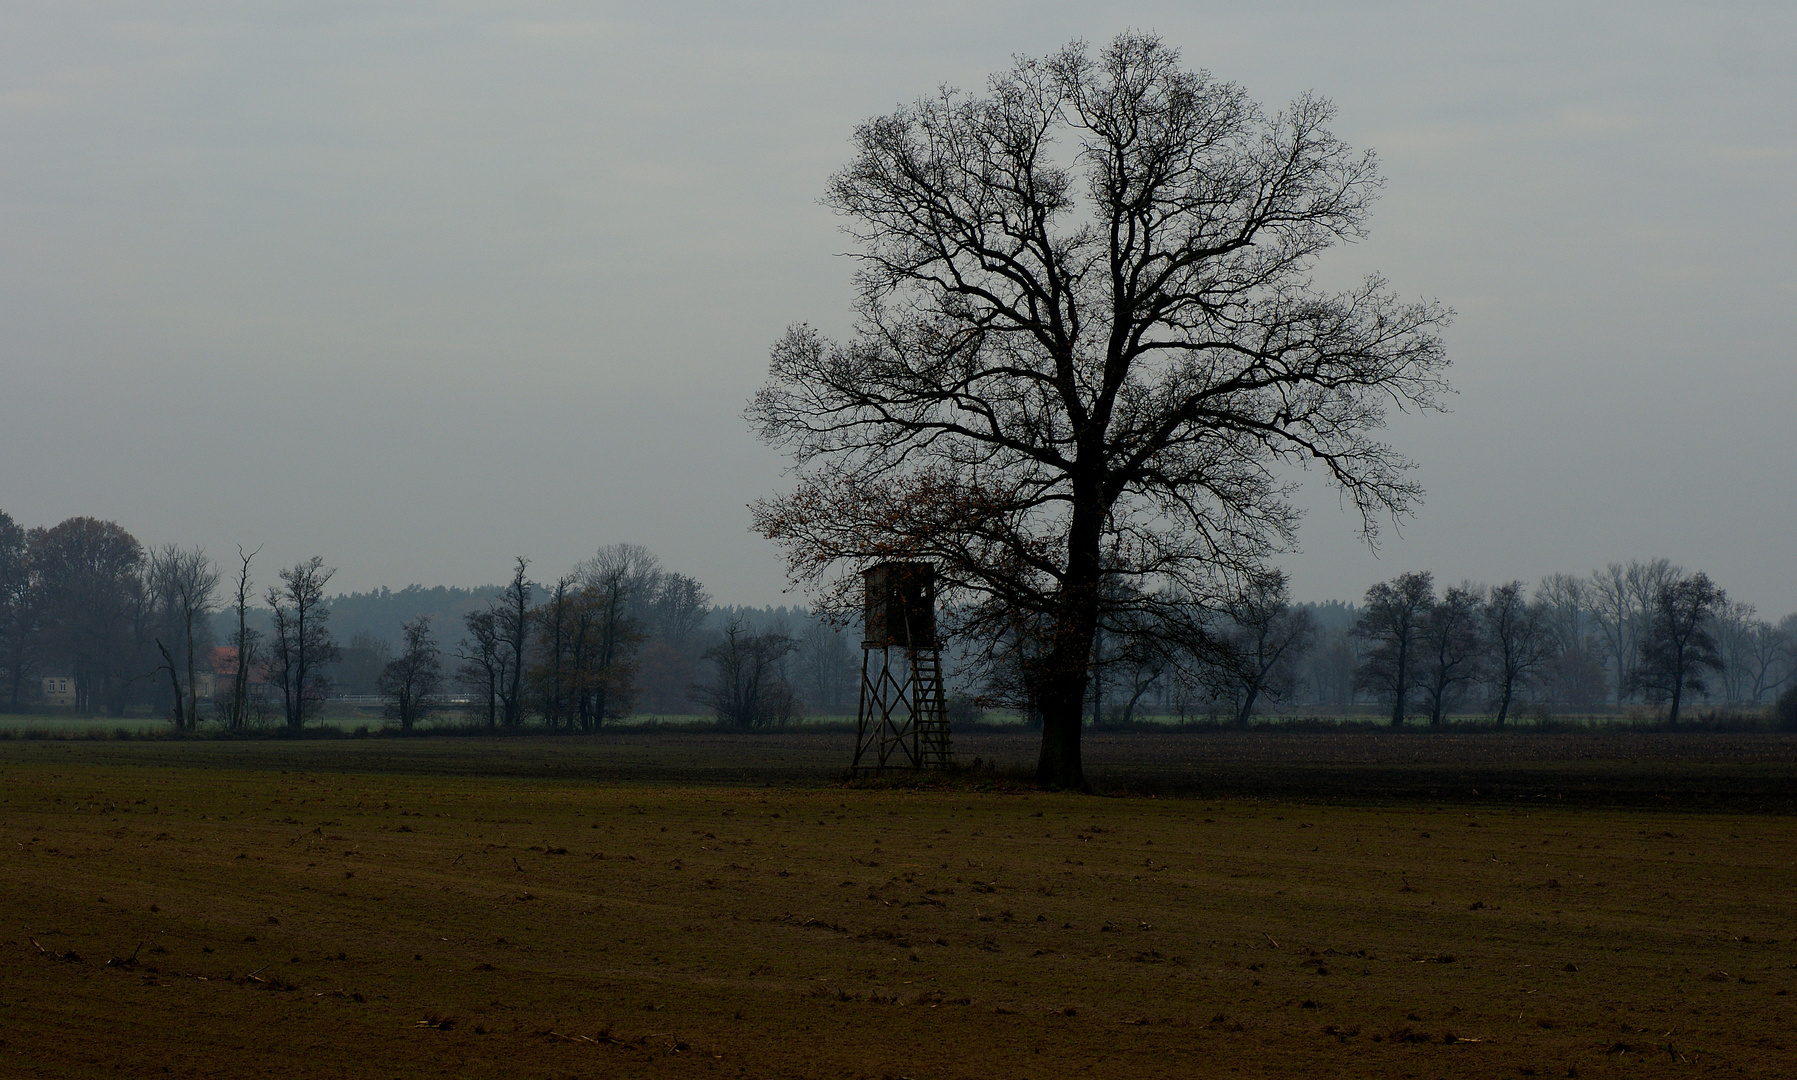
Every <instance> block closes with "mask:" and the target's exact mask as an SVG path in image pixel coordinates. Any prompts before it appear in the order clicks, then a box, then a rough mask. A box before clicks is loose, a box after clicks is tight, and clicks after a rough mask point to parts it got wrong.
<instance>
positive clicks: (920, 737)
mask: <svg viewBox="0 0 1797 1080" xmlns="http://www.w3.org/2000/svg"><path fill="white" fill-rule="evenodd" d="M911 715H912V716H913V717H915V719H914V720H913V724H914V725H915V728H914V730H915V731H916V736H917V764H918V767H919V768H924V769H942V768H947V767H948V766H950V765H953V764H954V762H955V748H954V744H953V742H952V740H951V739H950V736H949V730H948V697H947V695H946V694H945V693H944V692H943V687H942V650H941V649H913V650H911Z"/></svg>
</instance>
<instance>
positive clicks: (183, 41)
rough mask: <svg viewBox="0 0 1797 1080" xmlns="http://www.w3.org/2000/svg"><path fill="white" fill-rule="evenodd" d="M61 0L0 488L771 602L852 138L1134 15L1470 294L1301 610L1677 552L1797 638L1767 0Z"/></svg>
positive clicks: (415, 571) (1424, 263)
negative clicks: (1391, 525)
mask: <svg viewBox="0 0 1797 1080" xmlns="http://www.w3.org/2000/svg"><path fill="white" fill-rule="evenodd" d="M654 7H655V8H657V9H658V10H655V11H654V13H650V14H642V13H639V12H642V11H644V10H647V9H650V8H651V5H640V4H630V5H625V4H579V3H537V4H532V3H517V2H509V3H494V4H459V3H446V2H442V0H432V2H429V3H419V4H404V3H380V4H373V3H366V4H339V3H329V2H323V0H309V2H304V3H293V4H254V5H251V4H241V3H231V2H219V3H181V2H173V0H159V2H156V3H144V4H128V3H94V4H82V3H72V2H70V0H51V2H46V3H37V4H34V3H26V2H21V0H13V2H10V3H8V4H6V5H5V6H4V8H0V509H4V510H6V511H7V512H9V513H11V514H12V515H13V517H14V518H16V519H17V520H19V521H20V522H21V523H22V524H25V525H49V524H54V523H55V522H56V521H59V520H61V519H63V518H65V517H68V516H71V515H77V514H86V515H93V516H96V517H101V518H108V519H112V520H116V521H118V522H119V523H121V524H122V525H124V526H125V527H126V528H128V529H130V530H131V531H132V532H133V533H134V534H136V535H137V536H138V537H139V538H140V539H142V540H144V541H145V542H146V543H161V542H166V541H171V540H172V541H180V542H183V543H198V544H202V545H204V546H205V547H206V548H207V549H208V550H209V551H211V552H213V553H214V554H219V555H229V554H230V553H231V552H232V550H233V548H234V546H235V545H236V544H238V543H243V544H245V545H247V546H251V547H254V546H256V545H265V548H264V554H263V556H262V557H261V560H260V563H259V564H260V565H262V566H264V567H266V570H265V572H264V575H263V576H264V577H266V578H272V570H273V568H274V567H275V566H276V565H279V564H291V563H292V562H294V561H297V560H298V559H300V558H303V557H306V556H310V555H312V554H319V555H322V556H323V557H324V558H325V560H326V562H327V563H328V564H330V565H333V566H336V567H338V568H339V570H338V574H337V578H336V581H335V583H334V584H335V585H336V586H340V587H342V588H345V589H354V590H362V589H367V588H371V587H375V586H379V585H389V586H392V587H394V588H398V587H400V586H403V585H405V584H408V583H411V582H418V583H423V584H457V585H473V584H480V583H485V582H490V581H495V580H498V579H500V578H501V577H502V576H503V575H504V574H505V572H506V569H507V565H508V563H509V561H510V558H511V556H512V555H514V554H525V555H529V556H530V557H531V558H532V559H533V560H534V564H533V570H534V571H535V572H537V573H539V574H540V575H541V576H543V577H553V576H554V575H555V574H557V573H560V572H561V571H562V570H564V569H566V568H567V567H568V566H569V565H571V564H572V563H574V562H575V561H576V560H578V559H580V558H583V557H585V556H586V555H589V554H591V553H592V551H593V550H594V549H595V548H597V547H598V546H600V545H602V544H608V543H613V542H617V541H624V540H628V541H633V542H637V543H642V544H645V545H647V546H648V547H650V548H651V549H653V550H654V551H655V552H657V553H658V554H659V555H660V556H661V558H662V560H663V561H664V563H666V564H667V565H668V566H669V567H670V568H672V569H677V570H681V571H684V572H686V573H690V574H693V575H695V576H697V577H699V578H700V579H701V580H703V581H704V582H706V584H707V585H708V586H709V587H710V588H711V590H712V592H713V593H714V595H715V596H716V597H717V598H718V600H720V601H722V602H731V603H751V604H765V603H792V602H798V601H801V600H802V597H799V596H796V595H792V594H786V593H783V589H784V587H785V582H784V579H783V578H782V575H781V572H780V563H779V560H778V557H777V555H776V553H775V552H774V551H773V550H772V549H771V548H770V547H769V545H768V544H766V543H765V542H764V541H762V540H761V539H760V538H758V537H756V536H755V535H753V534H752V533H750V532H749V531H748V514H747V511H746V510H745V508H744V504H745V503H747V502H749V501H750V500H752V499H754V498H757V497H759V496H762V495H764V494H767V493H770V492H773V491H775V490H777V489H779V488H780V486H781V485H782V484H783V483H784V482H785V481H784V479H783V477H782V469H783V463H782V461H781V460H780V459H779V458H778V457H777V456H776V455H775V454H774V453H773V452H771V451H769V450H767V449H765V448H763V447H761V446H760V445H759V444H757V443H756V442H755V440H754V439H753V438H752V437H751V435H750V434H749V432H748V430H747V429H746V427H745V425H744V423H743V421H742V419H741V410H742V407H743V404H744V402H745V399H746V398H747V397H748V395H749V394H750V393H751V392H752V390H753V389H754V387H755V386H756V385H757V383H758V382H759V381H760V379H761V377H762V374H763V372H764V370H765V363H766V352H767V347H768V345H769V344H770V343H771V342H772V341H773V340H774V339H775V337H777V336H778V334H779V333H780V331H781V329H782V328H783V327H784V326H786V325H787V324H788V323H791V322H795V321H800V320H804V321H809V322H811V323H814V324H816V325H819V326H821V327H823V328H825V329H826V330H827V331H830V332H834V333H841V332H843V331H844V330H846V328H847V324H848V304H849V289H848V277H849V273H850V269H851V268H850V266H849V265H848V263H847V260H845V259H843V258H840V257H838V253H839V252H841V251H843V250H845V249H846V247H847V241H846V239H845V238H843V237H842V236H841V235H840V234H839V233H838V232H837V231H836V222H835V220H834V219H833V218H832V216H831V215H830V213H829V212H828V211H826V210H824V209H822V208H821V207H820V206H818V204H817V199H818V197H819V195H820V194H821V193H822V191H823V188H824V184H825V181H826V179H827V177H828V176H829V174H830V173H831V172H832V171H833V170H835V169H836V168H838V167H839V166H841V165H842V164H844V163H845V162H846V161H847V158H848V154H849V145H848V138H849V135H850V133H851V131H852V129H853V127H854V125H855V124H856V123H857V122H858V121H860V120H862V119H865V118H867V117H869V116H872V115H875V114H878V113H882V112H886V111H890V110H891V109H892V108H893V107H894V106H896V105H897V104H899V103H901V102H906V101H910V100H912V99H914V98H916V97H918V96H920V95H922V94H925V93H927V92H929V91H930V90H932V89H933V88H934V87H936V86H937V85H938V84H942V83H949V84H953V85H958V86H963V87H968V88H977V87H979V86H981V85H982V84H983V83H984V80H985V77H986V75H987V74H988V73H989V72H992V71H995V70H998V69H1001V68H1003V67H1006V66H1008V64H1009V59H1010V57H1011V56H1012V55H1013V54H1016V53H1025V54H1031V55H1040V54H1042V53H1046V52H1049V51H1052V50H1053V49H1055V48H1056V47H1058V46H1059V45H1061V44H1063V43H1065V42H1066V41H1068V40H1069V39H1072V38H1075V37H1083V38H1086V39H1088V40H1091V41H1094V42H1102V41H1103V40H1105V39H1107V38H1109V37H1110V36H1112V35H1113V34H1115V33H1116V32H1117V31H1119V30H1121V29H1124V28H1139V29H1148V30H1153V31H1156V32H1158V33H1160V34H1161V35H1162V36H1163V37H1164V38H1165V39H1166V40H1168V41H1169V42H1170V43H1172V44H1174V45H1175V46H1177V47H1178V48H1180V49H1181V50H1182V51H1183V54H1184V56H1185V58H1186V61H1187V63H1188V65H1189V66H1192V67H1203V68H1207V69H1209V70H1210V71H1212V72H1213V73H1214V74H1216V75H1217V76H1219V77H1221V78H1225V79H1230V80H1235V81H1238V82H1241V83H1242V84H1244V85H1245V86H1246V88H1247V89H1248V91H1249V92H1250V93H1251V94H1252V95H1253V96H1254V97H1255V98H1256V99H1257V100H1259V101H1261V102H1262V103H1263V104H1265V105H1267V106H1269V107H1271V108H1276V107H1278V106H1280V105H1282V104H1284V103H1285V102H1287V101H1289V100H1290V99H1291V98H1292V97H1293V96H1295V95H1297V94H1298V93H1300V92H1302V91H1305V90H1309V89H1314V90H1316V91H1318V92H1320V93H1322V94H1323V95H1325V96H1327V97H1330V98H1332V99H1334V101H1335V102H1336V103H1337V104H1338V106H1339V108H1340V116H1339V119H1338V121H1337V123H1336V125H1335V130H1336V131H1337V133H1338V134H1340V135H1342V136H1343V137H1344V138H1346V139H1347V140H1348V141H1349V142H1350V143H1352V144H1355V145H1357V146H1362V147H1371V148H1373V149H1375V150H1377V151H1378V152H1379V154H1380V156H1381V160H1382V163H1383V171H1384V173H1385V175H1386V177H1387V180H1388V183H1387V187H1386V193H1385V195H1384V197H1383V199H1382V200H1381V201H1380V203H1379V204H1378V206H1377V207H1376V209H1375V211H1374V215H1373V218H1372V222H1371V227H1372V239H1371V240H1369V241H1368V242H1365V243H1363V244H1360V245H1357V246H1355V247H1354V248H1352V249H1349V250H1344V251H1341V252H1339V253H1338V257H1337V258H1335V259H1334V260H1333V261H1332V262H1330V263H1328V264H1327V265H1326V268H1325V274H1324V276H1325V277H1326V278H1328V279H1330V280H1344V281H1345V280H1348V279H1350V278H1353V277H1357V276H1358V275H1359V274H1361V273H1363V272H1365V271H1366V270H1369V269H1378V270H1380V271H1382V272H1383V273H1385V274H1386V275H1387V276H1388V277H1389V278H1390V279H1391V281H1392V283H1393V285H1394V286H1395V287H1396V288H1397V289H1398V290H1399V291H1401V292H1403V293H1407V294H1411V295H1418V296H1430V297H1434V298H1437V299H1439V300H1441V301H1442V302H1444V303H1446V304H1448V305H1451V306H1452V307H1454V308H1455V309H1456V310H1457V311H1458V313H1459V315H1458V318H1457V320H1456V322H1455V325H1454V326H1453V328H1452V329H1451V330H1450V331H1449V334H1448V343H1449V350H1450V354H1451V356H1452V358H1453V361H1454V371H1453V380H1454V383H1455V385H1456V388H1457V389H1458V391H1459V392H1458V394H1457V395H1456V396H1455V397H1454V398H1453V399H1452V401H1451V403H1450V405H1451V408H1452V412H1451V413H1450V414H1448V415H1445V416H1429V417H1425V418H1422V419H1420V420H1415V421H1412V420H1408V419H1404V420H1400V421H1399V422H1398V423H1396V424H1394V425H1393V427H1392V429H1391V431H1390V436H1391V438H1392V440H1393V441H1394V442H1396V443H1397V444H1398V445H1399V446H1400V447H1401V448H1402V449H1403V450H1404V451H1405V452H1406V453H1408V454H1409V455H1410V456H1412V457H1413V458H1414V459H1415V460H1416V461H1418V462H1419V463H1420V465H1421V470H1420V476H1421V479H1422V482H1423V483H1424V485H1425V486H1426V487H1427V489H1428V492H1429V495H1428V498H1427V501H1426V502H1425V503H1424V505H1423V507H1422V510H1421V512H1420V514H1419V515H1418V516H1417V517H1416V518H1415V519H1414V520H1413V521H1411V522H1409V523H1408V524H1406V525H1404V526H1403V527H1402V528H1401V529H1398V530H1388V531H1387V533H1386V536H1385V539H1384V543H1383V546H1382V550H1381V551H1380V552H1379V554H1378V555H1377V557H1375V556H1374V555H1373V554H1371V553H1370V552H1368V550H1367V549H1366V548H1365V546H1364V545H1362V544H1360V543H1359V541H1358V540H1357V539H1356V536H1355V534H1354V530H1353V528H1352V522H1351V521H1350V520H1349V519H1348V518H1347V517H1346V516H1344V515H1343V514H1342V513H1341V512H1340V510H1339V508H1338V505H1337V502H1336V499H1335V497H1334V495H1333V494H1332V493H1331V492H1330V491H1329V490H1328V489H1327V488H1324V487H1322V486H1321V484H1320V481H1319V482H1318V484H1317V485H1316V487H1315V488H1314V489H1307V490H1306V494H1305V497H1304V500H1303V501H1304V504H1305V505H1306V506H1307V507H1309V508H1310V512H1309V516H1308V518H1307V521H1306V524H1305V527H1304V530H1303V544H1304V552H1303V554H1301V555H1296V556H1293V557H1291V558H1288V559H1287V560H1285V565H1287V567H1288V568H1289V569H1290V570H1291V572H1292V575H1293V578H1294V583H1295V591H1296V592H1297V594H1298V595H1299V596H1300V597H1302V598H1306V599H1325V598H1342V599H1352V598H1356V597H1358V596H1359V595H1360V594H1361V593H1362V592H1363V591H1364V590H1365V589H1366V587H1367V586H1368V585H1369V584H1371V583H1372V582H1373V581H1375V580H1378V579H1381V578H1386V577H1390V576H1391V575H1393V574H1396V573H1398V572H1400V571H1404V570H1410V569H1424V568H1426V569H1432V570H1434V572H1435V574H1436V577H1437V579H1438V580H1444V581H1455V580H1459V579H1460V578H1463V577H1472V578H1476V579H1479V580H1484V581H1495V580H1507V579H1510V578H1523V579H1526V580H1531V581H1532V580H1535V579H1537V578H1539V577H1540V576H1541V575H1543V574H1547V573H1550V572H1554V571H1568V572H1579V573H1582V572H1587V571H1589V570H1591V569H1593V568H1594V567H1597V566H1599V565H1601V564H1603V563H1606V562H1610V561H1619V560H1626V559H1629V558H1645V557H1651V556H1656V555H1664V556H1666V557H1669V558H1671V559H1673V560H1674V561H1675V562H1678V563H1682V564H1684V565H1685V566H1687V567H1689V568H1692V569H1697V568H1702V569H1705V570H1707V571H1709V573H1710V574H1711V576H1712V577H1714V578H1715V579H1717V581H1718V582H1719V583H1720V584H1722V585H1723V586H1724V587H1725V588H1727V589H1729V590H1730V592H1731V594H1732V595H1734V596H1735V597H1737V598H1740V599H1745V600H1748V601H1751V602H1753V603H1755V604H1757V605H1758V606H1759V607H1760V610H1761V613H1762V614H1764V615H1769V616H1772V617H1774V618H1776V617H1778V616H1781V615H1783V614H1785V613H1786V612H1789V611H1792V610H1797V469H1794V468H1793V466H1794V465H1797V422H1794V420H1793V414H1794V413H1797V363H1793V359H1794V358H1793V348H1794V347H1793V344H1792V343H1793V340H1794V339H1797V334H1794V331H1797V270H1794V269H1793V266H1794V265H1797V264H1794V258H1797V257H1794V256H1793V252H1797V6H1794V5H1790V4H1788V3H1778V4H1771V3H1768V4H1735V5H1719V4H1706V5H1694V4H1655V3H1629V4H1617V5H1597V4H1584V5H1577V6H1576V10H1574V6H1573V5H1565V4H1558V3H1556V4H1524V3H1514V2H1510V3H1503V4H1490V5H1442V4H1432V3H1431V4H1396V3H1393V4H1361V3H1354V4H1348V3H1340V4H1314V3H1283V4H1280V3H1272V4H1256V5H1244V4H1239V3H1238V4H1208V3H1192V2H1189V0H1188V2H1182V3H1166V4H1156V3H1128V2H1112V3H1106V4H1093V3H1089V2H1088V3H1065V4H1057V3H1028V4H1026V3H970V2H957V3H903V4H850V5H845V4H836V3H829V4H825V3H816V4H801V3H771V2H764V3H741V4H721V3H692V4H679V5H656V6H654Z"/></svg>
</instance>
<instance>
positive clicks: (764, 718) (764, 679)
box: [698, 620, 798, 731]
mask: <svg viewBox="0 0 1797 1080" xmlns="http://www.w3.org/2000/svg"><path fill="white" fill-rule="evenodd" d="M795 644H796V643H795V642H794V641H793V640H792V638H790V637H788V636H786V635H785V634H782V633H780V632H779V631H777V630H760V631H757V630H751V629H749V628H748V627H746V626H744V625H743V624H742V623H741V622H739V621H736V620H732V621H731V622H730V624H729V625H727V626H725V627H724V635H723V640H722V641H720V642H718V644H716V645H714V646H713V647H712V648H710V649H708V650H707V651H706V653H705V656H706V659H708V660H711V661H712V662H713V663H714V664H716V665H717V677H716V679H714V680H713V681H712V683H711V685H709V686H705V687H701V688H700V689H699V691H698V696H699V698H700V700H701V701H702V702H703V703H704V704H705V705H706V706H707V707H708V708H710V709H711V711H712V715H714V716H716V717H717V718H718V723H720V724H723V725H724V726H726V727H732V728H736V729H737V730H739V731H755V730H758V729H760V728H764V727H771V726H774V725H777V724H783V723H785V722H786V721H788V720H790V719H791V718H792V717H793V716H794V715H795V713H796V711H797V705H798V695H797V693H795V692H794V690H793V687H792V684H791V683H789V682H788V681H787V680H786V678H785V676H784V675H783V674H782V673H781V667H780V661H781V660H782V659H784V658H785V656H786V655H787V654H788V653H790V652H792V651H793V649H794V647H795Z"/></svg>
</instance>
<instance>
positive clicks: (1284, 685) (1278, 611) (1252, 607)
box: [1218, 570, 1316, 726]
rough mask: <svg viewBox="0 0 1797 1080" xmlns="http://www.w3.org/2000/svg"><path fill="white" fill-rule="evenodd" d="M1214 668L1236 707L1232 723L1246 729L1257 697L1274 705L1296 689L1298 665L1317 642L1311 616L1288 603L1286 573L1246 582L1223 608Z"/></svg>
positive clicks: (1260, 576)
mask: <svg viewBox="0 0 1797 1080" xmlns="http://www.w3.org/2000/svg"><path fill="white" fill-rule="evenodd" d="M1224 610H1225V613H1226V615H1227V616H1228V620H1229V622H1228V625H1227V626H1225V627H1224V629H1223V633H1222V645H1223V648H1222V650H1221V656H1220V658H1219V663H1218V667H1219V669H1220V671H1221V673H1222V675H1223V680H1224V685H1225V687H1226V688H1227V690H1228V691H1229V693H1230V695H1231V697H1232V698H1233V699H1234V701H1235V702H1236V714H1235V722H1236V723H1237V724H1238V725H1244V726H1245V725H1246V724H1247V723H1248V720H1249V718H1250V717H1252V716H1253V715H1254V708H1255V706H1256V705H1257V704H1259V702H1260V701H1261V699H1262V698H1267V699H1270V700H1273V701H1278V700H1281V699H1282V698H1284V697H1285V696H1286V695H1288V694H1289V693H1291V691H1292V689H1293V688H1294V687H1295V686H1296V684H1297V678H1298V673H1297V661H1298V660H1299V659H1301V658H1302V657H1303V655H1304V654H1305V653H1306V652H1308V651H1309V650H1310V647H1311V646H1312V645H1314V644H1315V643H1316V625H1315V623H1314V622H1313V621H1312V619H1311V615H1310V612H1309V611H1308V610H1306V609H1304V608H1294V607H1292V604H1291V594H1290V589H1289V586H1288V585H1287V584H1286V578H1285V572H1284V571H1282V570H1272V571H1268V572H1267V573H1265V574H1259V575H1256V576H1254V577H1253V578H1251V579H1249V582H1248V585H1247V587H1246V588H1244V589H1243V590H1242V592H1241V593H1240V594H1239V595H1237V596H1236V597H1234V598H1233V599H1232V600H1231V601H1230V602H1229V604H1228V606H1227V607H1226V608H1225V609H1224Z"/></svg>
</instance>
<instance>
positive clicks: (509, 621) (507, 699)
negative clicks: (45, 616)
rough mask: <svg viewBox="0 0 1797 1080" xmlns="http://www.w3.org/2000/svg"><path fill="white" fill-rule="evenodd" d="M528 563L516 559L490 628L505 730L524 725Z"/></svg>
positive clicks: (528, 636)
mask: <svg viewBox="0 0 1797 1080" xmlns="http://www.w3.org/2000/svg"><path fill="white" fill-rule="evenodd" d="M529 565H530V560H529V559H526V558H524V557H523V556H522V555H520V556H518V560H517V564H516V566H515V567H514V568H513V570H512V580H511V581H510V582H509V583H507V585H506V587H505V592H504V593H502V594H501V595H500V598H499V601H498V602H497V603H495V604H494V605H493V629H494V632H495V633H496V634H498V638H499V656H500V660H501V664H502V666H501V668H500V672H499V704H500V708H501V717H500V718H501V720H502V721H503V722H504V723H505V726H506V727H507V728H518V727H522V726H523V724H524V669H525V665H526V663H527V662H528V653H529V650H530V594H531V589H532V588H533V585H532V583H531V581H530V579H528V578H526V577H525V576H524V570H525V568H526V567H528V566H529Z"/></svg>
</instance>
